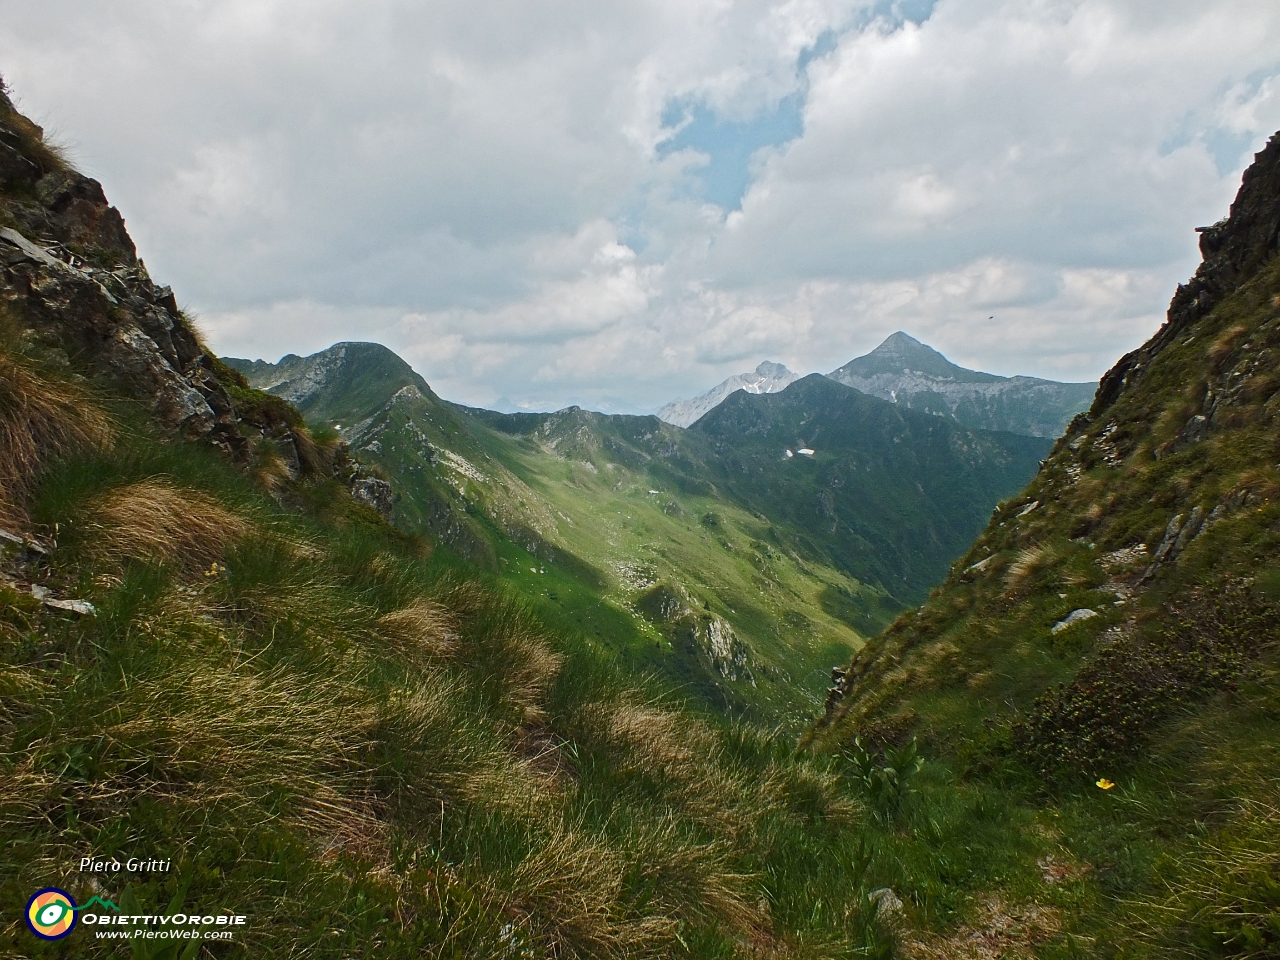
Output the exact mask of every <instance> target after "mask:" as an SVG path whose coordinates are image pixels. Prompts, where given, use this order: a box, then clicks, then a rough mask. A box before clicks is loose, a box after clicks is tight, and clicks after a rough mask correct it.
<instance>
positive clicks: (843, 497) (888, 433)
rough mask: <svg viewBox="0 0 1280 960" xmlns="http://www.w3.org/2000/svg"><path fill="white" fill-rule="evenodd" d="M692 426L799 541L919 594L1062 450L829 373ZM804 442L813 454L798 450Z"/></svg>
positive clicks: (725, 480) (837, 562) (734, 482)
mask: <svg viewBox="0 0 1280 960" xmlns="http://www.w3.org/2000/svg"><path fill="white" fill-rule="evenodd" d="M691 432H693V433H695V434H698V435H701V436H702V437H705V438H707V439H708V440H709V441H710V443H711V445H712V448H713V449H714V450H715V452H716V453H717V454H719V457H718V458H717V461H716V462H715V463H714V464H712V465H711V467H712V469H711V470H710V471H709V474H710V476H711V477H712V478H713V479H714V482H716V483H717V484H718V485H720V486H721V487H722V488H723V489H725V490H726V491H728V492H730V493H731V494H732V495H733V496H734V497H735V498H736V499H738V500H740V501H741V502H743V503H745V504H747V505H748V506H749V507H751V508H752V509H755V510H758V511H759V512H761V513H764V514H766V515H768V516H770V517H772V518H774V520H775V522H776V523H777V524H778V525H779V526H783V527H784V529H786V530H787V531H788V532H789V534H790V536H791V537H793V538H794V541H795V543H796V545H797V547H798V548H800V549H803V550H804V552H805V553H806V554H808V555H811V556H816V557H820V558H822V559H824V560H826V561H827V562H828V563H830V564H831V565H832V566H834V567H837V568H838V569H846V570H857V571H859V574H860V575H861V576H862V577H863V578H864V579H868V580H870V581H871V582H873V583H877V584H879V585H881V586H883V587H885V588H886V589H887V590H889V591H890V592H892V593H893V594H894V595H896V596H899V597H902V598H903V599H909V600H915V599H918V598H920V597H922V596H923V595H924V593H925V591H927V590H928V588H929V587H930V586H931V585H932V584H934V583H936V582H937V581H938V580H939V579H940V578H941V576H942V575H943V573H944V572H945V571H946V568H947V565H948V563H949V562H950V561H951V559H952V558H953V557H955V556H956V555H957V554H959V552H960V551H962V550H964V548H965V547H966V546H967V545H968V543H969V542H970V541H971V540H972V538H973V536H974V535H975V534H976V533H977V531H979V530H980V529H981V528H982V524H983V522H984V521H985V520H986V519H987V517H988V515H989V510H990V508H991V505H993V504H994V503H996V502H997V501H999V500H1000V499H1002V498H1003V497H1004V496H1007V495H1008V494H1009V493H1010V492H1012V491H1014V490H1017V489H1019V488H1020V487H1021V486H1022V485H1023V484H1024V483H1025V482H1026V481H1027V479H1029V477H1030V476H1031V475H1032V473H1033V471H1034V470H1035V467H1036V465H1037V464H1038V461H1039V458H1040V457H1042V456H1044V455H1045V454H1046V453H1048V451H1049V448H1050V446H1051V443H1050V442H1049V441H1046V440H1043V439H1041V438H1039V437H1025V436H1018V435H1015V434H1007V433H990V432H986V431H968V430H964V429H961V428H959V427H957V426H955V425H954V424H951V423H948V422H946V421H945V420H942V419H940V418H938V417H933V416H929V415H928V414H923V413H919V412H917V411H913V410H907V409H903V408H902V407H899V406H896V405H894V404H891V403H886V402H884V401H882V400H877V399H876V398H874V397H868V396H866V395H865V394H862V393H859V392H858V391H856V390H852V389H849V388H847V387H844V386H842V385H840V384H837V383H834V382H833V381H831V380H828V379H827V378H825V377H821V376H818V375H817V374H814V375H812V376H809V377H805V378H803V379H801V380H798V381H796V382H795V383H793V384H791V385H790V386H789V387H788V388H787V389H786V390H784V391H782V392H781V393H778V394H773V395H769V396H755V395H751V394H747V393H743V392H739V393H736V394H733V395H732V396H730V397H728V398H727V399H726V400H725V401H724V403H722V404H721V405H720V406H719V407H717V408H716V409H715V410H712V411H711V412H710V413H709V414H707V415H706V416H705V417H703V418H702V419H701V420H699V421H698V422H697V423H696V424H694V426H693V427H692V429H691ZM802 447H806V448H810V449H812V450H813V451H814V453H813V455H812V456H805V455H799V454H796V453H795V451H797V450H799V449H800V448H802ZM787 450H790V451H791V452H792V453H793V454H795V455H793V456H791V457H788V456H787V455H786V451H787Z"/></svg>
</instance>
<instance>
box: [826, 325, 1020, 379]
mask: <svg viewBox="0 0 1280 960" xmlns="http://www.w3.org/2000/svg"><path fill="white" fill-rule="evenodd" d="M904 373H918V374H924V375H925V376H928V377H933V378H936V379H939V380H951V381H954V382H956V383H995V382H997V381H999V380H1001V379H1003V378H1002V377H997V376H995V375H994V374H990V373H979V372H978V371H977V370H966V369H965V368H964V367H960V366H957V365H956V364H954V363H952V362H951V361H950V360H948V359H947V358H946V357H944V356H943V355H942V354H940V353H939V352H938V351H937V350H935V349H933V347H931V346H929V345H928V344H924V343H921V342H920V341H919V340H917V339H916V338H915V337H912V336H910V335H908V334H906V333H903V332H902V331H901V330H899V331H898V332H897V333H894V334H891V335H890V336H888V337H887V338H886V339H885V341H884V343H882V344H880V346H878V347H876V348H875V349H874V350H872V351H871V352H870V353H868V354H867V355H866V356H863V357H858V358H856V359H854V360H850V361H849V362H848V363H846V364H845V365H844V366H843V367H841V368H840V369H838V370H833V371H832V372H831V373H829V374H827V376H829V377H831V378H832V379H833V380H839V381H840V382H841V383H849V381H848V380H847V379H845V378H846V377H858V378H864V379H865V378H869V377H874V376H877V375H883V374H892V375H900V374H904ZM849 385H850V386H857V384H853V383H850V384H849ZM858 389H862V388H861V387H858Z"/></svg>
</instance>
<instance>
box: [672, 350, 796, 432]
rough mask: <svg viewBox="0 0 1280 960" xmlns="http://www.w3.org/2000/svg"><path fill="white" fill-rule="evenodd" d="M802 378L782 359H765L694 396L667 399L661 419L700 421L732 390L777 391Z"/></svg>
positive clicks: (684, 422) (679, 424) (678, 422)
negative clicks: (784, 363)
mask: <svg viewBox="0 0 1280 960" xmlns="http://www.w3.org/2000/svg"><path fill="white" fill-rule="evenodd" d="M799 379H800V375H799V374H798V373H792V372H791V371H790V370H788V369H787V368H786V367H784V366H783V365H782V364H780V363H772V362H770V361H768V360H766V361H765V362H764V363H762V364H760V366H758V367H756V369H755V371H754V372H752V373H740V374H738V375H737V376H734V377H730V378H729V379H728V380H725V381H723V382H721V383H718V384H716V385H715V386H714V387H712V388H711V389H710V390H708V391H707V392H706V393H704V394H700V395H699V396H696V397H694V398H693V399H692V400H676V401H675V402H673V403H668V404H667V405H666V406H665V407H663V408H662V409H661V410H659V411H658V419H659V420H665V421H666V422H667V423H671V424H675V425H676V426H677V427H688V426H692V425H693V424H695V423H697V422H698V420H700V419H701V418H702V417H703V415H705V414H706V413H707V412H708V411H710V410H714V409H715V408H716V407H718V406H719V405H720V402H721V401H722V400H724V398H725V397H727V396H729V394H731V393H734V392H735V391H737V390H745V391H746V392H747V393H777V392H778V391H779V390H785V389H786V388H787V386H788V385H789V384H791V383H793V382H794V381H796V380H799Z"/></svg>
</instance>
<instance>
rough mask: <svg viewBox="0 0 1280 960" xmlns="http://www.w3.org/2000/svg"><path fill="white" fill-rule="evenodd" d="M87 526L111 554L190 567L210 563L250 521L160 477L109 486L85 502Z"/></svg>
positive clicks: (106, 554) (101, 550)
mask: <svg viewBox="0 0 1280 960" xmlns="http://www.w3.org/2000/svg"><path fill="white" fill-rule="evenodd" d="M88 512H89V518H88V522H87V524H86V526H87V527H88V528H89V529H90V530H92V531H93V532H94V534H95V536H96V538H97V543H96V544H95V545H94V549H95V550H96V551H97V552H99V553H101V554H102V555H103V556H104V557H106V558H110V559H112V560H152V561H157V562H161V563H176V564H178V565H179V566H180V567H182V568H183V569H185V570H186V571H188V572H192V573H194V572H200V571H207V570H209V569H210V567H211V565H212V564H213V563H214V561H216V560H219V559H221V558H222V557H223V556H224V555H225V553H226V550H227V548H228V547H230V546H231V545H232V544H233V543H234V542H235V541H237V540H239V539H241V538H242V537H244V536H245V534H247V533H248V532H249V529H250V524H249V523H248V521H246V520H245V519H244V518H243V517H240V516H238V515H237V514H234V513H232V512H231V511H230V510H228V509H226V508H225V507H223V506H222V505H221V504H219V503H218V502H217V501H216V500H214V499H213V498H212V497H209V496H207V495H205V494H203V493H199V492H197V491H195V490H181V489H179V488H177V487H175V486H173V485H171V484H169V483H167V482H165V481H163V480H142V481H139V482H138V483H132V484H129V485H128V486H125V487H120V488H118V489H116V490H112V491H111V492H110V493H108V494H106V495H104V496H102V497H99V498H98V499H97V500H95V501H93V502H92V503H91V504H90V505H89V511H88Z"/></svg>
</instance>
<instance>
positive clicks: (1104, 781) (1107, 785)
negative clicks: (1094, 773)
mask: <svg viewBox="0 0 1280 960" xmlns="http://www.w3.org/2000/svg"><path fill="white" fill-rule="evenodd" d="M1098 786H1099V787H1101V788H1102V789H1103V790H1110V789H1111V788H1112V787H1114V786H1115V784H1114V783H1112V782H1111V781H1110V780H1108V779H1107V778H1106V777H1103V778H1102V779H1101V780H1099V781H1098Z"/></svg>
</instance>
